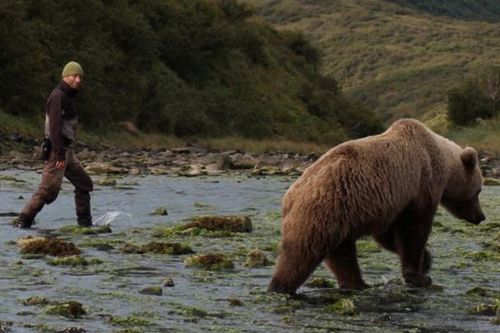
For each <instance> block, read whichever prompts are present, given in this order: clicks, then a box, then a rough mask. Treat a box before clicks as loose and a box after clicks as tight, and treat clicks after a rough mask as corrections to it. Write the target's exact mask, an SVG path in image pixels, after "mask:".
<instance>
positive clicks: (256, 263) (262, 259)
mask: <svg viewBox="0 0 500 333" xmlns="http://www.w3.org/2000/svg"><path fill="white" fill-rule="evenodd" d="M269 265H272V262H271V261H270V260H269V259H267V257H266V255H265V253H264V252H262V251H261V250H259V249H255V250H252V251H250V252H249V253H248V254H247V259H246V261H245V264H244V266H246V267H252V268H257V267H265V266H269Z"/></svg>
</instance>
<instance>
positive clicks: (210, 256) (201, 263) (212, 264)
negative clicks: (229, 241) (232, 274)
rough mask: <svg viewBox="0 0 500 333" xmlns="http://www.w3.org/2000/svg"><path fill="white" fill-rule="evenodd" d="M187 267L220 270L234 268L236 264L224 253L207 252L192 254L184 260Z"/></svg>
mask: <svg viewBox="0 0 500 333" xmlns="http://www.w3.org/2000/svg"><path fill="white" fill-rule="evenodd" d="M184 264H185V265H186V267H196V268H201V269H205V270H211V271H219V270H227V269H233V268H234V264H233V262H232V261H231V259H229V258H228V257H227V256H226V255H225V254H223V253H207V254H202V255H196V256H190V257H188V258H186V259H185V260H184Z"/></svg>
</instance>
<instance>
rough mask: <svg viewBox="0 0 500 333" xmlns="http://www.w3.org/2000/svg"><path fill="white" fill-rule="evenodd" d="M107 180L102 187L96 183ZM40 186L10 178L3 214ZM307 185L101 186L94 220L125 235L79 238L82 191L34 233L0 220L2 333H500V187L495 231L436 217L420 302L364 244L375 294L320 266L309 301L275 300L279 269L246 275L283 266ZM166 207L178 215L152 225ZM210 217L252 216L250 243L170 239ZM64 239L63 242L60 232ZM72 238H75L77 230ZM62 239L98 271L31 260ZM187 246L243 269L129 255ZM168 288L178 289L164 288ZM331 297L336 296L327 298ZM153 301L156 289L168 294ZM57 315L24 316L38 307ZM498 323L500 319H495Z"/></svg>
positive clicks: (489, 198) (63, 197)
mask: <svg viewBox="0 0 500 333" xmlns="http://www.w3.org/2000/svg"><path fill="white" fill-rule="evenodd" d="M94 179H95V180H96V181H97V180H99V179H100V177H99V176H95V177H94ZM39 180H40V175H39V174H36V173H34V172H31V171H21V170H6V171H2V172H0V203H1V204H0V213H2V214H0V215H8V214H5V213H9V212H12V213H14V212H18V211H19V210H20V209H21V208H22V207H23V205H24V203H25V202H26V200H28V199H29V198H30V196H31V194H32V193H33V191H34V190H35V189H36V186H37V185H38V182H39ZM293 180H294V179H292V178H287V177H266V178H255V177H246V176H225V177H206V178H200V177H198V178H180V177H166V176H126V177H123V178H117V179H116V185H115V186H111V187H110V186H96V190H95V192H94V193H93V195H92V204H93V215H94V218H98V217H100V216H103V215H104V214H106V213H110V212H120V214H117V217H116V218H115V219H114V220H113V221H111V229H112V231H113V232H112V233H103V234H98V235H85V234H76V233H72V232H70V231H68V230H67V229H68V228H62V227H64V226H68V225H75V224H76V221H75V217H74V203H73V193H72V186H71V184H69V183H64V184H63V190H62V191H61V193H60V197H59V198H58V199H57V200H56V201H55V203H53V204H51V205H49V206H47V207H45V208H44V210H43V211H42V212H41V213H40V214H39V216H38V217H37V224H36V226H35V228H33V229H32V230H19V229H15V228H12V227H11V225H10V222H11V220H12V219H13V217H9V216H0V229H1V230H2V231H1V232H0V267H1V268H0V332H129V333H130V332H287V333H289V332H498V331H499V330H500V326H499V325H497V324H495V323H494V322H493V319H494V318H495V315H494V311H495V308H497V307H498V303H500V279H499V276H500V265H499V262H500V235H499V232H500V228H499V227H500V187H493V186H491V187H485V188H484V190H483V192H482V194H481V200H482V203H483V209H484V212H485V214H486V216H487V220H486V221H485V222H483V223H482V224H481V225H479V226H473V225H470V224H468V223H466V222H464V221H459V220H457V219H455V218H453V217H451V216H450V215H449V214H448V213H446V212H445V211H443V210H440V211H439V214H438V216H436V219H435V224H434V228H433V232H432V235H431V237H430V241H429V249H430V251H431V253H432V255H433V268H432V270H431V276H432V278H433V282H434V285H433V286H432V287H430V288H426V289H412V288H408V287H405V286H404V285H402V283H401V282H400V272H399V269H400V268H399V262H398V259H397V258H396V256H395V255H393V254H391V253H389V252H387V251H384V250H381V249H380V247H379V246H378V245H376V244H375V243H374V242H372V241H371V239H369V238H367V239H362V240H360V241H359V242H358V252H359V257H360V263H361V267H362V270H363V274H364V278H365V280H366V282H367V283H369V284H370V285H371V286H372V288H369V289H367V290H365V291H360V292H349V291H340V290H338V289H337V288H336V285H335V282H334V279H333V277H332V276H331V274H330V273H329V271H328V270H327V269H325V268H324V267H323V266H321V267H319V268H318V269H317V270H316V271H315V273H314V274H313V276H311V277H310V279H309V280H308V281H309V282H312V281H315V282H318V281H321V282H323V283H317V284H319V285H324V286H327V288H316V287H313V286H311V285H305V286H303V287H302V288H301V289H299V296H298V297H293V298H292V297H288V296H283V295H275V294H267V293H266V292H265V290H266V287H267V284H268V283H269V280H270V277H271V274H272V270H273V266H272V265H271V266H264V267H258V268H252V267H247V266H245V261H246V259H247V254H248V253H249V252H251V251H252V250H254V249H260V250H261V251H262V252H263V253H264V254H265V255H266V256H267V258H268V259H270V260H271V261H275V259H276V255H277V253H276V249H277V246H278V242H279V239H280V200H281V197H282V195H283V194H284V192H285V191H286V189H287V188H288V186H290V184H291V183H292V182H293ZM159 207H165V208H166V209H167V211H168V215H166V216H161V215H152V213H153V212H155V210H157V208H159ZM199 215H244V216H249V217H250V218H251V219H252V224H253V231H252V232H250V233H234V234H231V233H216V232H214V233H211V232H203V233H190V232H184V233H183V232H171V231H172V230H173V228H172V227H175V226H179V225H181V224H184V223H186V221H187V220H188V219H189V218H192V217H195V216H199ZM61 228H62V229H61ZM64 230H66V231H64ZM28 235H32V236H46V235H58V237H61V238H63V239H65V240H68V241H71V242H73V243H75V244H76V245H77V246H78V247H79V248H80V249H81V250H82V254H81V257H83V258H84V259H85V260H86V261H87V263H88V265H86V266H82V265H79V264H74V265H71V264H69V265H65V264H60V265H54V264H53V261H52V259H54V258H53V257H48V256H47V257H42V258H40V257H38V258H31V257H28V256H24V255H23V254H22V253H21V251H20V248H19V247H18V246H17V245H16V244H15V242H16V241H17V240H18V239H19V238H21V237H23V236H28ZM149 242H168V243H181V244H183V245H187V246H189V247H190V248H191V249H192V250H193V251H194V252H195V254H197V255H199V254H206V253H212V252H216V253H224V254H226V255H227V256H228V257H229V258H230V259H231V260H232V261H233V264H234V268H232V269H226V270H221V271H207V270H203V269H199V268H195V267H186V265H185V263H184V260H185V259H186V258H188V257H189V256H191V254H186V255H166V254H153V253H145V254H138V253H125V252H124V251H122V250H121V247H122V246H123V245H125V244H127V243H128V244H135V245H142V244H146V243H149ZM166 280H167V281H168V283H166V282H165V281H166ZM328 286H330V287H328ZM148 287H161V295H159V294H158V293H157V292H156V293H152V294H148V293H146V292H144V290H155V291H156V290H158V288H149V289H147V288H148ZM34 296H39V297H44V298H45V299H46V300H47V301H48V302H49V304H43V303H42V302H41V303H40V304H38V305H24V304H23V303H26V300H28V299H29V298H30V297H34ZM69 301H76V302H79V303H81V304H82V305H83V309H84V310H85V314H83V315H82V316H81V317H80V316H79V317H78V318H67V317H64V316H62V315H56V314H53V311H51V308H53V306H54V303H55V302H69ZM492 311H493V312H492Z"/></svg>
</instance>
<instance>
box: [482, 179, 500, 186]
mask: <svg viewBox="0 0 500 333" xmlns="http://www.w3.org/2000/svg"><path fill="white" fill-rule="evenodd" d="M483 184H484V185H486V186H500V180H498V179H495V178H485V179H484V181H483Z"/></svg>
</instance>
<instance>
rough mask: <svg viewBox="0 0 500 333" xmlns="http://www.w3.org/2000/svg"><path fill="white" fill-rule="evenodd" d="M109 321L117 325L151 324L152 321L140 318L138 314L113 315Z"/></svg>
mask: <svg viewBox="0 0 500 333" xmlns="http://www.w3.org/2000/svg"><path fill="white" fill-rule="evenodd" d="M109 321H110V323H111V324H112V325H117V326H126V327H127V326H152V325H153V323H152V322H150V321H149V320H146V319H144V318H141V317H140V316H137V315H130V316H128V317H118V316H113V317H111V318H110V319H109Z"/></svg>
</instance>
